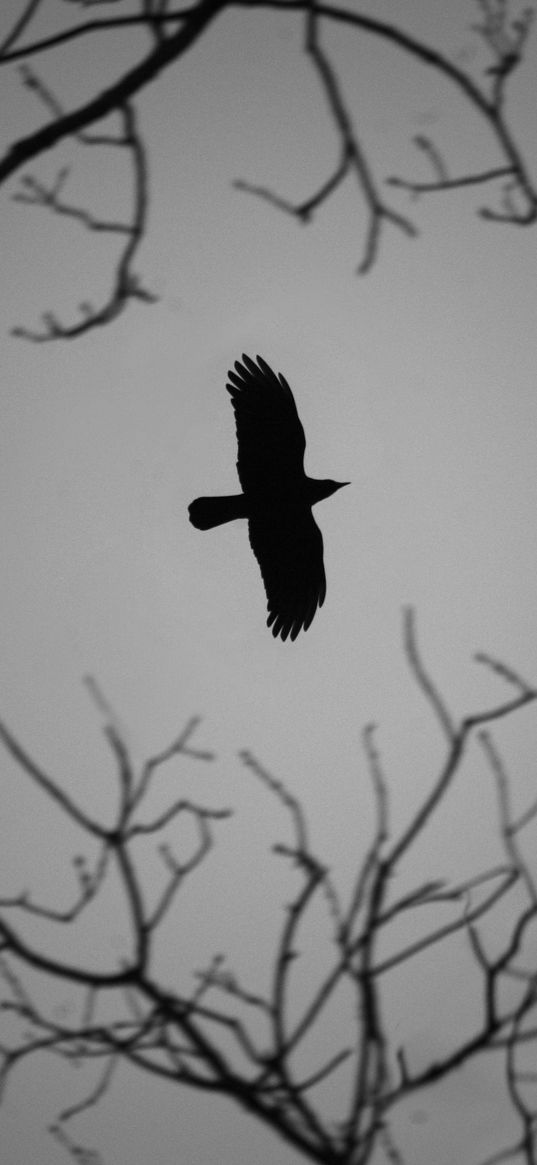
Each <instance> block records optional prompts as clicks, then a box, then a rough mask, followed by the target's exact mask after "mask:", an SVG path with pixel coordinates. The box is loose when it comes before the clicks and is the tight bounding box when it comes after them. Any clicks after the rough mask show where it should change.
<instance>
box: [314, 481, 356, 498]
mask: <svg viewBox="0 0 537 1165" xmlns="http://www.w3.org/2000/svg"><path fill="white" fill-rule="evenodd" d="M310 482H311V492H312V495H313V501H312V505H315V503H316V502H321V501H322V500H323V498H329V497H330V495H331V494H335V492H336V490H337V489H342V487H343V486H344V485H350V481H332V479H331V478H330V477H325V478H321V479H319V478H313V479H312V478H310Z"/></svg>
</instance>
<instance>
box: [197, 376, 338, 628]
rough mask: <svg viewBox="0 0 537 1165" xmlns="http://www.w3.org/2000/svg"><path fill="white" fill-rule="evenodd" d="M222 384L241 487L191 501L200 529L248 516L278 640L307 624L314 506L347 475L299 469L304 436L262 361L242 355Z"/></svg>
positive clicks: (318, 548) (281, 381)
mask: <svg viewBox="0 0 537 1165" xmlns="http://www.w3.org/2000/svg"><path fill="white" fill-rule="evenodd" d="M228 377H229V383H228V384H227V385H226V388H227V391H228V392H229V394H230V396H231V401H232V404H233V408H234V411H235V424H236V428H237V443H238V460H237V471H238V475H239V480H240V483H241V486H242V488H243V491H244V492H243V493H241V494H232V495H231V496H227V497H212V498H196V499H195V501H193V502H191V503H190V505H189V507H188V512H189V517H190V521H191V522H192V525H193V526H196V528H197V529H198V530H209V529H211V528H212V527H213V526H220V525H221V524H222V523H223V522H231V521H233V520H234V519H235V518H247V519H248V533H249V537H250V545H251V547H252V550H253V552H254V554H255V556H256V558H257V561H258V563H259V566H260V568H261V574H262V577H263V582H264V584H265V591H266V595H267V607H268V613H269V614H268V619H267V626H268V627H272V634H273V635H274V636H275V637H276V636H278V635H279V636H281V638H282V639H283V640H285V639H287V636H288V635H290V636H291V639H292V640H294V639H296V637H297V635H298V633H299V631H301V630H302V629H303V630H304V631H307V629H308V627H309V626H310V624H311V622H312V619H313V617H314V615H315V612H316V610H317V607H322V605H323V603H324V599H325V595H326V577H325V573H324V565H323V540H322V536H321V531H320V530H319V527H318V526H317V524H316V522H315V521H314V518H313V514H312V512H311V507H312V506H314V505H315V504H316V502H320V501H321V500H322V499H323V498H328V497H330V494H333V493H335V491H336V490H337V489H341V487H342V486H344V485H348V484H349V483H348V482H346V481H331V480H330V479H329V478H328V479H326V480H319V479H316V478H314V477H307V476H306V474H305V473H304V451H305V448H306V438H305V436H304V429H303V428H302V425H301V423H300V418H299V416H298V412H297V407H296V404H295V401H294V397H293V394H292V392H291V389H290V387H289V385H288V383H287V381H286V379H285V377H284V376H282V374H281V372H280V373H279V374H278V376H276V373H275V372H273V371H272V369H271V368H270V367H269V365H268V364H267V362H266V361H265V360H263V358H262V357H261V356H257V363H255V362H254V361H253V360H252V359H251V358H250V357H249V356H246V355H243V357H242V364H241V362H240V361H239V360H237V361H236V362H235V371H231V370H230V371H229V372H228Z"/></svg>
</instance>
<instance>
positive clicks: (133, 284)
mask: <svg viewBox="0 0 537 1165" xmlns="http://www.w3.org/2000/svg"><path fill="white" fill-rule="evenodd" d="M24 75H25V83H26V84H27V85H28V86H29V87H30V88H32V89H34V90H35V91H36V92H37V93H38V95H39V96H40V98H41V100H42V101H43V102H44V103H45V105H46V106H47V107H48V108H49V109H51V110H52V112H53V115H54V116H55V117H57V118H59V119H60V118H62V117H63V116H64V111H63V109H62V107H61V106H60V104H59V102H58V101H57V99H56V98H55V97H54V95H53V94H52V92H51V91H50V89H48V88H47V87H46V86H45V85H44V84H43V82H42V81H41V80H40V79H39V78H38V77H37V76H36V75H35V74H34V73H32V72H31V71H30V70H29V69H27V68H26V69H25V71H24ZM120 116H121V120H122V126H123V130H122V134H121V135H120V136H119V137H118V138H117V139H114V138H103V136H102V135H101V136H93V137H91V136H90V135H88V134H83V133H79V134H77V135H76V137H77V140H78V141H79V142H82V144H83V145H86V146H88V145H89V146H94V145H96V144H98V145H101V144H102V142H103V140H104V141H105V142H106V144H107V145H116V146H118V147H120V148H121V147H127V149H128V150H129V158H130V161H131V165H132V171H133V180H134V206H133V212H132V220H131V221H130V222H128V223H127V222H110V221H107V220H106V219H100V218H97V217H96V216H95V215H93V214H91V213H90V212H89V211H87V210H85V209H84V208H82V207H78V206H73V205H72V204H71V203H68V202H65V201H64V200H63V199H62V198H61V197H60V195H61V191H62V188H63V186H64V184H65V181H66V179H67V177H68V174H69V171H68V169H67V168H65V167H64V168H63V169H61V170H60V171H59V173H58V176H57V178H56V181H55V183H54V184H53V185H52V186H51V187H46V186H45V185H44V184H43V183H42V182H39V181H38V179H37V178H35V177H32V176H31V175H26V176H25V177H23V179H22V189H21V190H20V191H19V192H18V193H16V194H15V195H14V196H13V197H14V200H15V201H16V202H25V203H27V204H29V205H33V206H44V207H47V208H48V209H49V210H51V211H52V212H53V213H54V214H57V215H64V216H66V217H69V218H72V219H75V220H77V221H78V222H80V223H81V224H82V225H83V226H84V227H85V228H86V229H87V230H89V231H94V232H101V233H105V234H111V235H114V234H118V235H124V236H126V239H127V241H126V243H125V245H124V247H123V248H122V250H121V251H120V253H119V256H118V258H117V260H116V267H115V275H114V282H113V285H112V288H111V290H110V294H109V297H108V299H107V301H106V303H105V304H104V305H103V306H102V307H101V308H99V309H96V308H94V307H93V306H92V305H91V304H89V303H83V304H81V305H80V311H81V313H82V316H83V318H82V320H81V321H79V322H78V323H76V324H72V325H68V326H66V325H63V324H61V323H60V322H59V320H58V319H57V318H56V316H55V315H54V313H52V312H45V313H43V320H44V323H45V329H44V331H39V332H38V331H34V330H32V329H29V328H26V327H22V326H18V327H15V328H12V335H14V336H18V337H19V338H21V339H27V340H34V341H38V342H40V341H44V340H56V339H72V338H73V337H75V336H80V335H81V334H82V333H83V332H86V331H89V329H90V328H94V327H97V326H102V325H104V324H107V323H109V322H110V321H111V320H113V319H115V318H116V316H118V315H119V314H120V312H122V311H123V310H124V308H125V307H126V305H127V302H128V301H129V299H133V298H134V299H141V300H144V301H145V302H146V303H154V302H156V298H157V297H156V296H154V295H153V294H152V293H151V292H149V291H147V290H146V289H145V288H143V287H142V286H141V284H140V282H139V280H138V277H137V276H136V274H135V273H134V272H133V270H132V263H133V260H134V257H135V255H136V252H137V250H138V248H139V246H140V244H141V242H142V240H143V238H144V234H145V230H146V221H147V205H148V194H147V163H146V158H145V148H144V145H143V142H142V139H141V137H140V133H139V130H138V126H137V121H136V114H135V110H134V106H133V105H132V104H130V103H129V102H125V103H124V104H123V105H122V106H121V109H120Z"/></svg>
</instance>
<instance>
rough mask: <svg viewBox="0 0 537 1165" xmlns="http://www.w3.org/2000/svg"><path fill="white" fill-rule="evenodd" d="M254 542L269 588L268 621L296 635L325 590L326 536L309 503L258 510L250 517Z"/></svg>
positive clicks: (274, 631)
mask: <svg viewBox="0 0 537 1165" xmlns="http://www.w3.org/2000/svg"><path fill="white" fill-rule="evenodd" d="M248 532H249V535H250V545H251V547H252V550H253V552H254V554H255V556H256V558H257V561H258V563H259V566H260V567H261V574H262V576H263V582H264V584H265V591H266V593H267V606H268V612H269V617H268V619H267V626H268V627H272V634H273V635H274V636H277V635H280V636H281V638H282V639H287V636H288V635H290V636H291V639H296V637H297V635H298V633H299V631H301V630H304V631H307V629H308V627H309V625H310V623H311V622H312V619H313V617H314V615H315V612H316V610H317V608H318V607H322V605H323V603H324V599H325V595H326V577H325V573H324V564H323V539H322V535H321V531H320V530H319V527H318V526H317V523H316V522H315V520H314V518H313V514H312V512H311V509H310V507H309V506H298V505H297V506H293V507H289V508H288V509H285V510H283V511H281V510H280V511H278V512H275V511H274V510H272V511H271V510H267V511H266V512H263V511H258V512H256V513H255V515H253V516H251V517H250V518H249V521H248Z"/></svg>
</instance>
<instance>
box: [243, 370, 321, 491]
mask: <svg viewBox="0 0 537 1165" xmlns="http://www.w3.org/2000/svg"><path fill="white" fill-rule="evenodd" d="M228 378H229V383H228V384H227V385H226V388H227V390H228V392H229V394H230V396H231V401H232V404H233V408H234V411H235V423H236V426H237V442H238V458H237V471H238V474H239V480H240V483H241V485H242V488H243V489H244V490H245V491H246V492H251V493H253V494H255V493H256V492H257V493H258V494H264V493H267V492H269V491H271V490H272V489H274V488H276V489H277V491H278V492H286V491H287V490H288V489H289V488H291V489H292V488H293V486H294V485H295V483H298V482H301V481H302V480H303V474H304V450H305V448H306V438H305V436H304V430H303V428H302V425H301V423H300V418H299V415H298V412H297V408H296V404H295V401H294V397H293V394H292V392H291V389H290V388H289V385H288V383H287V381H286V379H285V377H284V376H282V374H281V372H280V373H279V375H278V376H276V373H275V372H273V371H272V369H271V368H269V365H268V364H267V363H266V361H265V360H263V359H262V357H261V356H258V357H257V364H256V363H254V361H253V360H251V359H250V357H249V356H245V355H243V357H242V363H241V362H240V361H239V360H237V361H236V363H235V371H230V372H228Z"/></svg>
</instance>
